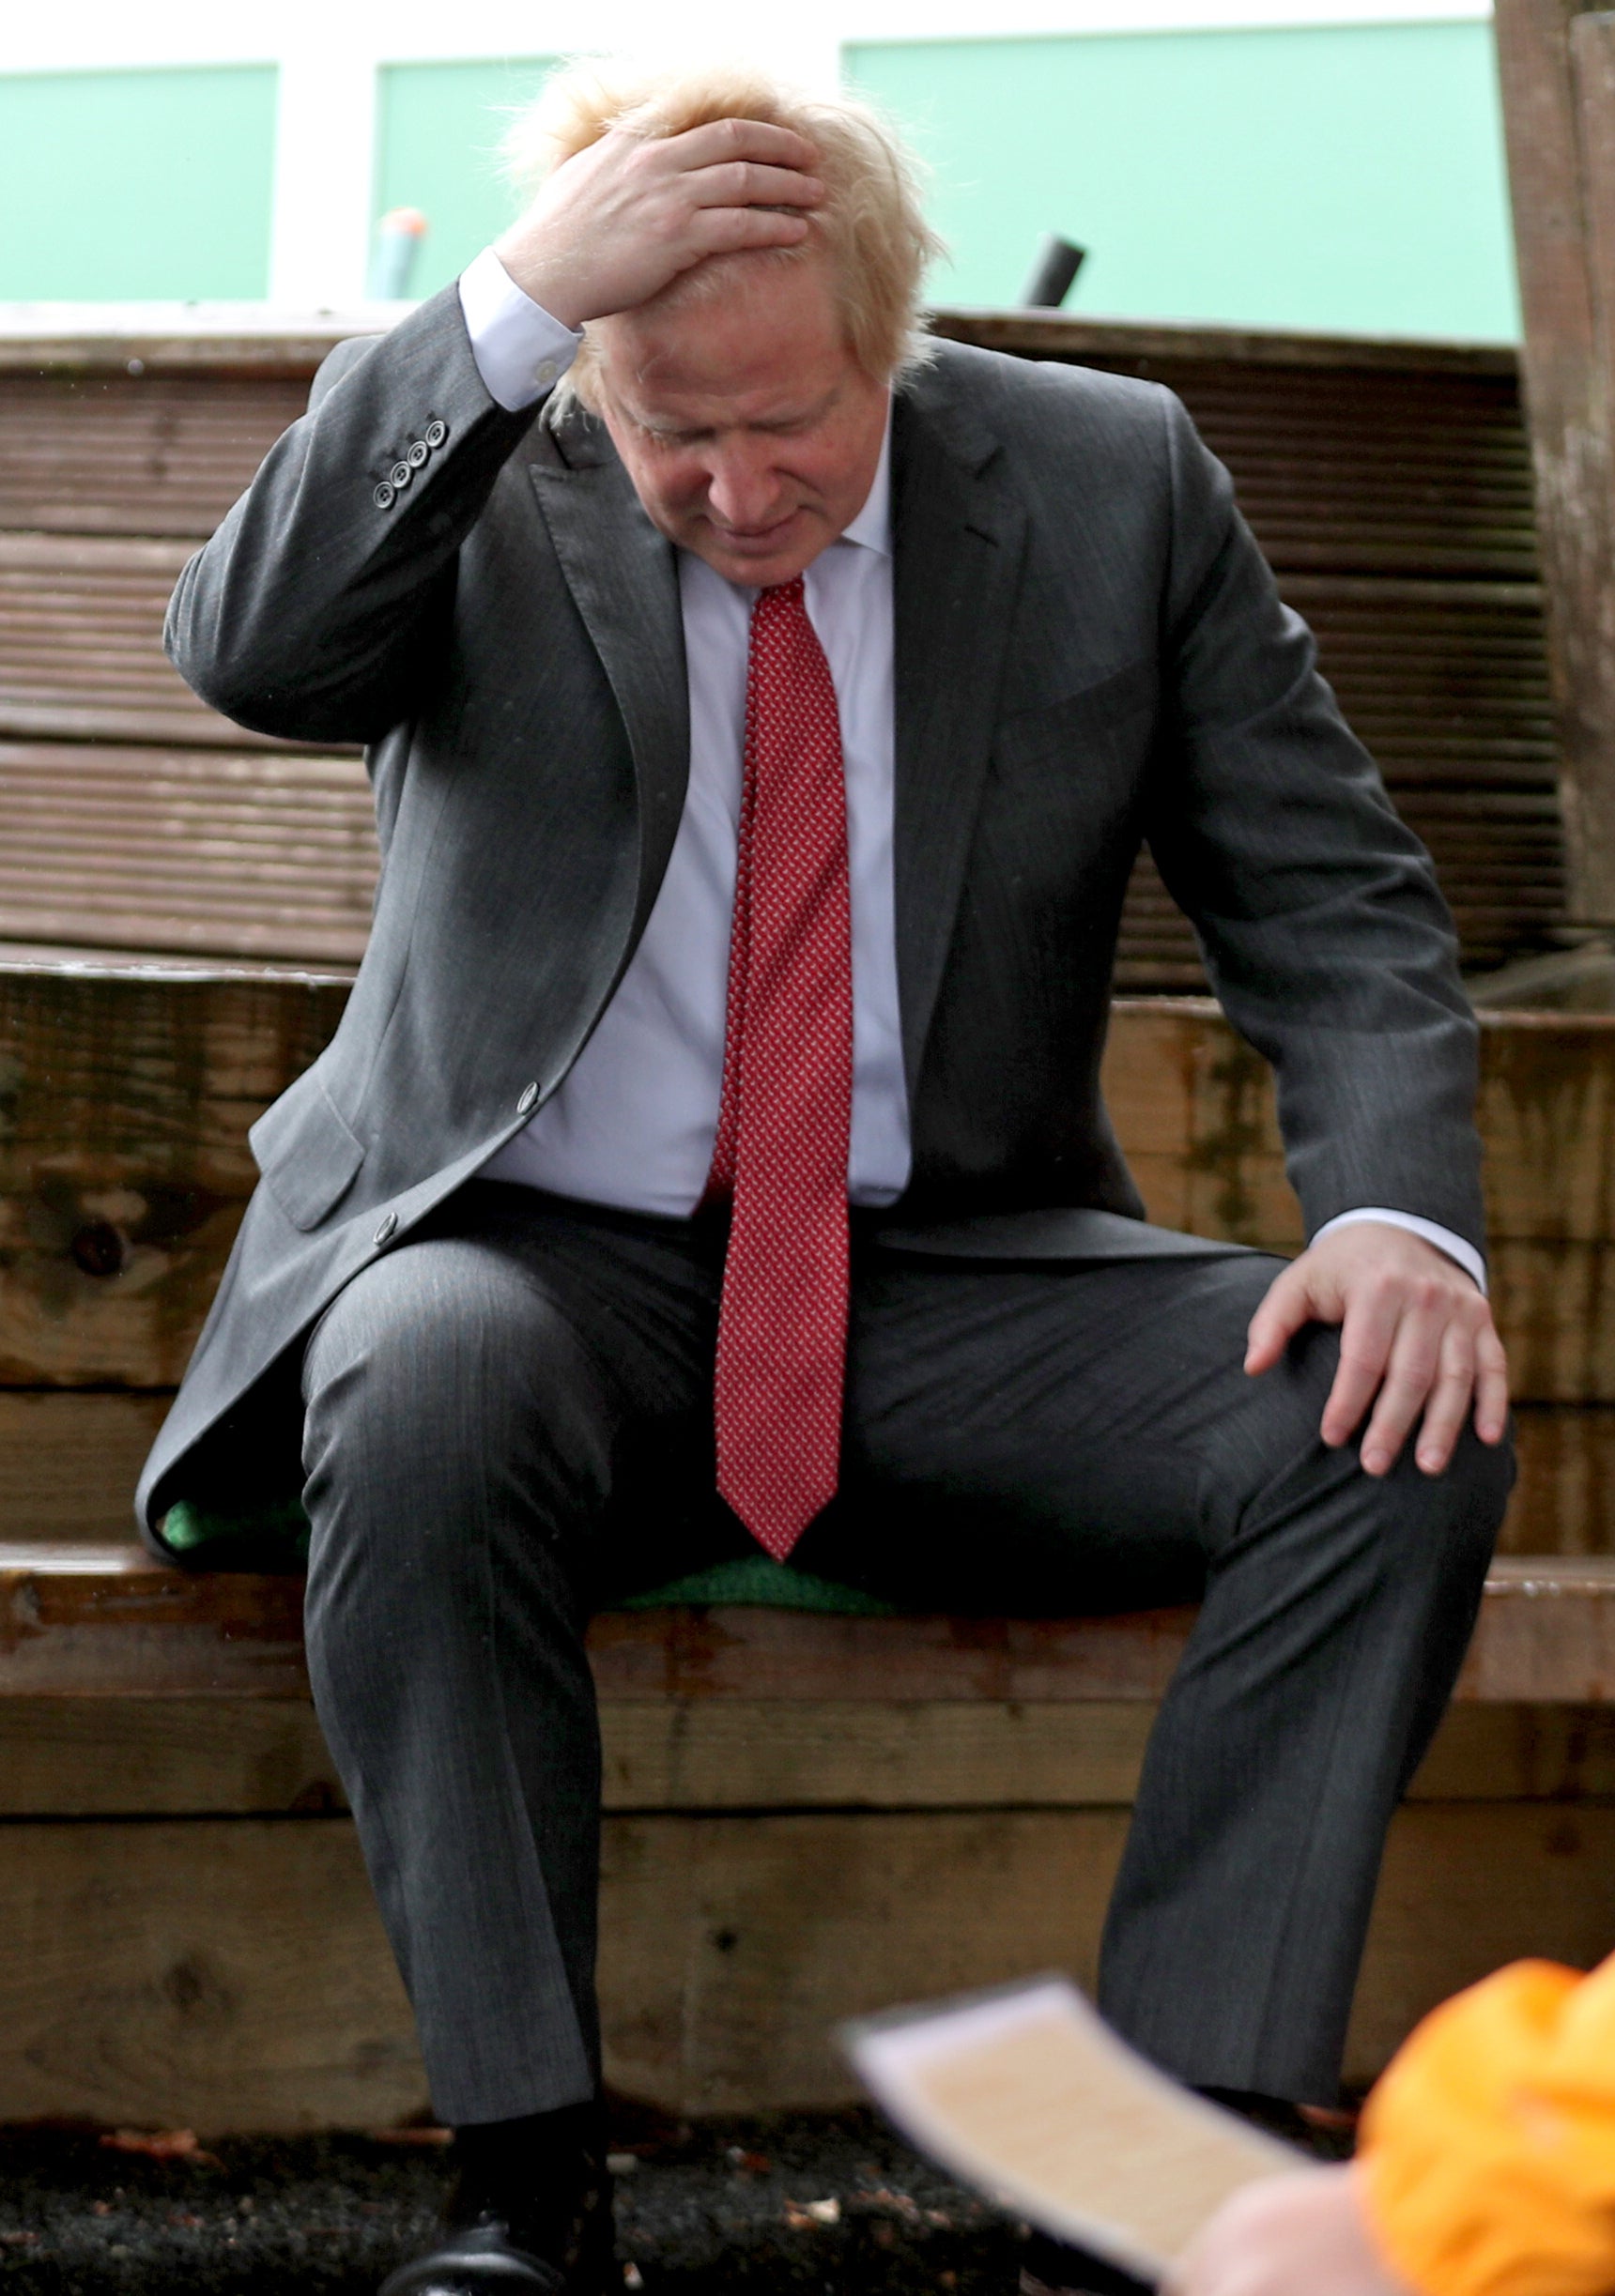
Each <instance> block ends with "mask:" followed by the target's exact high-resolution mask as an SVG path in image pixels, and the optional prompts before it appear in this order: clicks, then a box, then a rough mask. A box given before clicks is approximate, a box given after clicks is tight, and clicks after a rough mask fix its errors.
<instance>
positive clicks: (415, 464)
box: [404, 438, 432, 470]
mask: <svg viewBox="0 0 1615 2296" xmlns="http://www.w3.org/2000/svg"><path fill="white" fill-rule="evenodd" d="M430 452H432V450H431V448H430V447H429V446H428V445H427V444H426V441H425V440H424V439H423V438H417V439H416V441H415V443H414V445H413V446H412V447H411V448H410V450H409V452H408V454H407V455H406V456H405V457H404V460H405V461H406V462H407V463H408V466H409V467H410V469H411V470H419V469H420V467H421V465H422V464H423V462H424V461H425V459H426V457H427V455H428V454H430Z"/></svg>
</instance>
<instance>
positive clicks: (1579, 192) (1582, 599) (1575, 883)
mask: <svg viewBox="0 0 1615 2296" xmlns="http://www.w3.org/2000/svg"><path fill="white" fill-rule="evenodd" d="M1576 15H1577V10H1576V9H1574V8H1571V7H1570V6H1567V5H1566V0H1497V5H1496V10H1495V23H1496V29H1497V40H1498V57H1499V65H1500V74H1501V81H1502V95H1503V117H1504V125H1505V130H1506V134H1507V142H1508V156H1509V174H1510V178H1511V182H1512V185H1513V191H1514V212H1515V253H1516V257H1517V262H1518V268H1519V278H1520V295H1521V301H1522V305H1523V309H1524V316H1525V355H1524V374H1525V386H1526V398H1527V404H1528V406H1529V410H1530V430H1531V441H1532V448H1533V452H1534V460H1535V468H1536V494H1537V524H1538V533H1539V538H1540V546H1541V550H1542V559H1543V571H1544V575H1545V578H1546V585H1547V592H1548V619H1547V630H1548V659H1549V666H1550V668H1551V671H1552V673H1553V680H1554V688H1555V696H1556V700H1557V703H1558V712H1559V726H1560V739H1561V753H1562V759H1563V775H1564V784H1563V788H1564V805H1565V825H1566V832H1567V841H1568V854H1569V865H1570V879H1571V907H1572V913H1573V915H1575V916H1576V917H1577V918H1579V919H1581V920H1582V921H1584V922H1587V923H1600V924H1607V923H1609V922H1610V921H1611V920H1612V919H1615V777H1612V776H1611V775H1610V773H1609V771H1608V765H1607V760H1608V758H1609V755H1610V751H1611V746H1612V744H1615V646H1612V645H1611V635H1612V632H1611V620H1610V617H1611V612H1612V609H1615V510H1612V507H1611V506H1612V504H1615V440H1612V438H1611V435H1610V417H1609V412H1608V408H1609V406H1610V400H1609V395H1608V394H1609V390H1610V385H1611V381H1612V379H1615V377H1612V375H1611V373H1610V369H1609V365H1608V361H1607V340H1606V339H1605V330H1604V329H1603V328H1602V326H1601V322H1600V316H1599V313H1598V310H1597V306H1596V285H1595V281H1594V277H1593V268H1594V255H1593V249H1592V245H1591V242H1590V215H1591V213H1592V204H1593V203H1592V192H1593V190H1594V183H1593V179H1592V176H1591V175H1590V173H1589V171H1588V169H1587V166H1586V144H1585V139H1586V135H1587V133H1588V130H1592V134H1593V140H1594V142H1595V143H1596V144H1597V145H1600V146H1602V145H1603V143H1604V141H1605V135H1604V132H1603V131H1602V130H1601V129H1600V124H1599V123H1600V121H1601V119H1602V117H1603V115H1604V113H1605V111H1606V110H1607V97H1605V96H1601V93H1600V90H1599V88H1598V87H1597V85H1596V84H1595V80H1596V75H1595V73H1593V72H1592V71H1591V70H1589V71H1587V72H1584V73H1583V74H1582V75H1581V76H1580V84H1579V85H1578V84H1577V83H1578V75H1577V68H1576V61H1575V58H1574V56H1573V52H1572V38H1571V35H1572V26H1573V20H1574V19H1575V17H1576ZM1578 44H1580V43H1579V42H1578ZM1584 53H1585V51H1584ZM1589 61H1590V62H1591V58H1590V59H1589Z"/></svg>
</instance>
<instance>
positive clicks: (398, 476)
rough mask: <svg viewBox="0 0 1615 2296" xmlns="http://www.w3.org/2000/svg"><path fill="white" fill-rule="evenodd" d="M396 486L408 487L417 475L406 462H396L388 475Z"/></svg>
mask: <svg viewBox="0 0 1615 2296" xmlns="http://www.w3.org/2000/svg"><path fill="white" fill-rule="evenodd" d="M387 475H388V477H389V478H390V479H391V480H392V483H393V485H394V486H408V483H409V482H410V480H411V479H412V478H413V477H414V475H415V473H414V472H413V471H412V470H411V469H410V467H409V466H408V463H406V462H396V463H394V464H393V466H392V469H391V470H390V471H389V472H388V473H387Z"/></svg>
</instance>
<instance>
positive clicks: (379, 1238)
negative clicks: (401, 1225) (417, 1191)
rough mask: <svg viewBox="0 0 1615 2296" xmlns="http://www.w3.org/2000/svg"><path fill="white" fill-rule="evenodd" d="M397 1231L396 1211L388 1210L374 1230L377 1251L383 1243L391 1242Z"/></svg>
mask: <svg viewBox="0 0 1615 2296" xmlns="http://www.w3.org/2000/svg"><path fill="white" fill-rule="evenodd" d="M397 1232H398V1215H397V1213H396V1212H389V1213H388V1214H387V1216H386V1217H385V1218H384V1219H383V1221H382V1223H381V1225H380V1227H379V1228H377V1231H376V1248H377V1251H379V1250H380V1248H381V1247H382V1245H383V1244H391V1243H392V1239H393V1237H394V1236H395V1235H396V1234H397Z"/></svg>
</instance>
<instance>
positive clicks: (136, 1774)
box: [0, 1698, 1615, 1847]
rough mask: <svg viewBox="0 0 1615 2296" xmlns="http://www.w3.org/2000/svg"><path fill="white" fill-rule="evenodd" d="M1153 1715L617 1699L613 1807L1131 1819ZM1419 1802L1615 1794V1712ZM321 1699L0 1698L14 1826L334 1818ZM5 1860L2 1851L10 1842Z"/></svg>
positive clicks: (1512, 1724)
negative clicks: (319, 1718)
mask: <svg viewBox="0 0 1615 2296" xmlns="http://www.w3.org/2000/svg"><path fill="white" fill-rule="evenodd" d="M1155 1715H1156V1708H1155V1707H1154V1706H1153V1705H1152V1704H1148V1703H1146V1702H1144V1701H1141V1700H1137V1699H1091V1700H1087V1701H1085V1702H1083V1703H1080V1704H1079V1703H1076V1702H1073V1701H1070V1700H1067V1701H1064V1702H1052V1701H1051V1702H1044V1703H1040V1704H1028V1703H1026V1702H1024V1701H1019V1702H1016V1703H1013V1704H1011V1703H1007V1702H1006V1703H993V1702H992V1701H988V1700H979V1701H976V1702H971V1701H967V1700H961V1699H933V1700H929V1701H922V1700H911V1701H909V1702H908V1703H906V1704H903V1703H900V1702H897V1701H894V1700H890V1699H881V1700H876V1699H854V1698H833V1699H821V1700H814V1699H805V1698H797V1699H782V1700H769V1699H765V1698H756V1699H746V1698H701V1699H686V1700H683V1701H678V1702H675V1701H670V1700H669V1701H662V1702H657V1701H654V1700H649V1699H610V1698H608V1699H607V1700H605V1701H604V1702H603V1703H602V1706H601V1709H600V1726H601V1736H602V1739H603V1743H604V1752H605V1762H604V1776H603V1798H604V1802H605V1807H606V1808H607V1809H608V1810H612V1811H625V1812H628V1811H637V1812H654V1811H672V1810H680V1811H705V1812H717V1811H725V1810H729V1811H746V1810H755V1811H766V1810H774V1811H779V1810H813V1809H829V1810H926V1809H943V1810H969V1809H983V1810H992V1809H1028V1810H1031V1809H1049V1810H1062V1809H1088V1808H1099V1809H1126V1808H1129V1807H1130V1806H1131V1802H1132V1800H1133V1798H1134V1796H1135V1794H1136V1792H1137V1790H1138V1778H1139V1768H1140V1765H1141V1763H1142V1761H1143V1759H1144V1749H1145V1745H1146V1740H1147V1738H1148V1737H1149V1733H1150V1730H1151V1729H1152V1727H1153V1726H1154V1722H1155ZM1409 1796H1410V1799H1413V1800H1415V1801H1483V1802H1495V1801H1553V1802H1559V1803H1571V1802H1578V1801H1587V1800H1596V1799H1611V1798H1615V1707H1566V1706H1490V1707H1488V1706H1473V1705H1470V1706H1457V1707H1453V1709H1452V1710H1451V1712H1450V1713H1449V1714H1448V1716H1447V1718H1446V1720H1445V1722H1443V1723H1442V1725H1441V1728H1440V1731H1439V1732H1438V1736H1437V1738H1436V1742H1435V1744H1434V1745H1433V1746H1432V1747H1431V1749H1430V1752H1429V1753H1428V1755H1427V1756H1426V1758H1425V1760H1424V1763H1423V1767H1422V1768H1421V1769H1420V1771H1419V1774H1418V1776H1417V1777H1416V1778H1415V1779H1414V1781H1413V1783H1412V1786H1411V1787H1410V1788H1409ZM344 1807H346V1797H345V1795H344V1792H343V1788H342V1783H341V1781H340V1779H339V1778H338V1776H337V1772H336V1766H335V1764H334V1763H333V1762H332V1760H331V1755H330V1753H329V1752H328V1751H327V1748H326V1745H325V1740H324V1738H323V1737H322V1736H321V1734H320V1729H319V1724H318V1722H316V1721H315V1714H314V1709H313V1707H311V1706H310V1705H309V1704H308V1703H307V1701H306V1700H299V1699H291V1698H287V1699H232V1700H229V1701H223V1700H220V1699H218V1698H148V1699H140V1698H127V1699H93V1700H92V1699H84V1698H0V1818H20V1817H64V1818H66V1817H71V1818H83V1817H179V1816H185V1817H196V1816H232V1817H244V1816H282V1817H307V1816H316V1815H324V1814H330V1813H331V1812H332V1811H336V1810H341V1809H343V1808H344ZM0 1847H3V1837H0Z"/></svg>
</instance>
